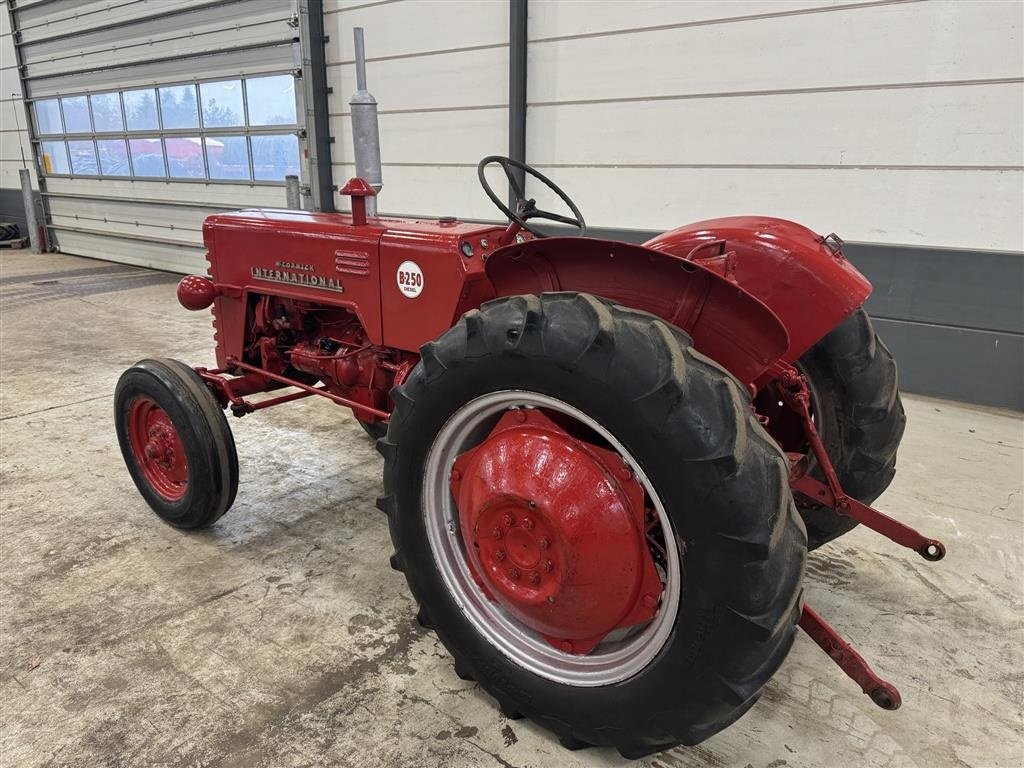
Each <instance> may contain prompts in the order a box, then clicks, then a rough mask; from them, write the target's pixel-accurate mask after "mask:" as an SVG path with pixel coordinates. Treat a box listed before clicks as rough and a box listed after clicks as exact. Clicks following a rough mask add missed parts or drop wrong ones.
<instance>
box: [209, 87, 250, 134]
mask: <svg viewBox="0 0 1024 768" xmlns="http://www.w3.org/2000/svg"><path fill="white" fill-rule="evenodd" d="M199 94H200V95H201V96H202V99H203V126H204V127H206V128H217V127H221V126H233V125H245V120H244V119H243V118H242V113H243V112H244V110H243V108H242V81H241V80H223V81H221V82H219V83H202V84H201V85H200V86H199Z"/></svg>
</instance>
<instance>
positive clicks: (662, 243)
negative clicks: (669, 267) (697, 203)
mask: <svg viewBox="0 0 1024 768" xmlns="http://www.w3.org/2000/svg"><path fill="white" fill-rule="evenodd" d="M723 241H724V245H722V246H721V251H722V252H729V253H730V254H733V255H730V256H728V257H727V258H728V265H727V267H726V269H727V271H728V274H729V276H730V278H731V279H734V280H736V282H737V283H739V284H740V285H742V286H743V289H744V290H746V291H748V292H750V293H751V294H753V295H754V296H756V297H757V298H758V299H760V300H761V301H762V302H764V303H765V304H766V305H767V306H768V307H769V308H770V309H771V310H772V312H774V313H775V315H776V316H777V317H778V318H779V319H780V320H781V321H782V324H783V325H784V326H785V327H786V330H787V331H788V332H789V349H788V350H787V351H786V354H785V358H784V359H785V360H786V362H790V363H791V362H793V361H795V360H796V359H797V358H799V357H800V356H801V355H802V354H803V353H804V352H806V351H807V350H808V349H809V348H810V347H811V346H812V345H813V344H814V343H815V342H816V341H818V340H819V339H821V338H822V337H823V336H824V335H825V334H826V333H828V332H829V331H831V330H832V329H833V328H835V327H836V325H838V324H839V322H840V321H841V320H842V319H843V318H845V317H846V316H847V315H849V314H850V313H852V312H853V311H854V310H856V309H857V308H858V307H859V306H860V305H861V304H863V303H864V300H865V299H866V298H867V297H868V296H869V295H870V294H871V283H869V282H868V281H867V279H865V277H864V276H863V275H862V274H861V273H860V272H858V271H857V270H856V268H854V266H853V265H852V264H850V262H848V261H847V260H846V258H845V257H844V256H843V251H842V241H841V240H840V239H839V238H838V237H836V236H835V235H829V236H828V237H827V238H826V237H822V236H821V235H817V234H815V233H814V232H812V231H811V230H809V229H807V227H803V226H801V225H799V224H795V223H793V222H792V221H786V220H785V219H774V218H771V217H768V216H729V217H727V218H722V219H709V220H708V221H698V222H696V223H694V224H688V225H686V226H685V227H680V228H679V229H673V230H672V231H670V232H665V233H664V234H661V235H658V236H657V237H655V238H653V239H651V240H648V241H647V242H646V243H644V246H645V247H647V248H650V249H653V250H655V251H660V252H662V253H670V254H672V255H674V256H678V257H681V258H693V259H695V260H698V261H702V260H704V259H705V258H706V257H709V256H710V257H714V256H715V255H716V249H715V248H714V247H713V244H714V243H722V242H723ZM698 247H700V250H699V251H698V252H696V253H694V249H696V248H698Z"/></svg>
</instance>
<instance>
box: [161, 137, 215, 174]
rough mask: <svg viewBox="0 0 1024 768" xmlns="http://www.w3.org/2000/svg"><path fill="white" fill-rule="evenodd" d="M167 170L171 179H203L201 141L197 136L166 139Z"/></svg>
mask: <svg viewBox="0 0 1024 768" xmlns="http://www.w3.org/2000/svg"><path fill="white" fill-rule="evenodd" d="M164 144H165V145H166V146H167V170H168V172H169V173H170V175H171V178H172V179H204V178H206V167H205V166H204V165H203V140H202V139H200V138H199V137H198V136H195V137H189V138H181V139H179V138H177V137H175V138H167V139H165V140H164Z"/></svg>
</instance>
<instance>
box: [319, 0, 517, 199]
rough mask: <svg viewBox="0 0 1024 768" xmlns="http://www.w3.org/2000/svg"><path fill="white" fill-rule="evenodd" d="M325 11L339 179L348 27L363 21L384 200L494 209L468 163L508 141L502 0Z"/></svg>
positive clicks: (348, 157) (347, 148)
mask: <svg viewBox="0 0 1024 768" xmlns="http://www.w3.org/2000/svg"><path fill="white" fill-rule="evenodd" d="M324 21H325V25H326V28H327V34H328V35H329V36H330V38H331V39H330V42H329V43H328V48H327V60H328V65H329V66H328V70H327V76H328V82H329V83H330V85H331V87H332V88H333V93H332V94H330V96H329V97H328V99H329V107H330V112H331V135H332V136H333V137H334V139H335V141H334V144H333V145H332V147H331V157H332V160H333V163H334V176H335V181H336V183H338V184H343V183H344V182H345V180H347V179H348V178H349V177H350V176H351V175H353V173H354V167H353V166H352V165H351V164H352V162H353V157H352V135H351V121H350V118H349V116H348V109H349V108H348V100H349V98H351V96H352V93H353V92H354V91H355V87H356V83H355V66H354V63H352V62H353V59H354V52H353V42H352V28H353V27H356V26H362V27H364V28H365V30H366V55H367V65H366V73H367V81H368V86H369V90H370V92H371V93H372V94H373V95H374V97H375V98H376V99H377V102H378V104H379V110H380V140H381V154H382V158H383V163H384V167H383V177H384V189H383V192H382V193H381V198H380V201H379V208H380V210H382V211H389V212H393V213H416V214H424V215H446V214H452V215H459V216H477V217H487V218H494V217H495V216H496V215H497V211H495V210H494V208H493V206H491V205H490V204H489V203H486V202H483V203H481V201H485V198H484V196H483V193H482V192H481V191H480V190H479V187H478V185H477V183H476V172H475V170H473V169H474V166H475V165H476V163H477V162H478V161H479V160H480V159H481V158H482V157H483V156H485V155H489V154H505V153H506V152H507V150H508V109H507V104H508V24H509V8H508V3H507V2H505V1H504V0H496V1H495V0H491V1H488V2H462V1H461V0H436V1H431V0H403V1H402V2H394V3H381V4H367V3H359V2H355V3H341V2H337V1H336V0H332V1H329V2H327V3H326V13H325V20H324ZM409 164H413V165H409ZM423 164H428V165H429V167H424V165H423ZM432 164H438V165H432ZM339 204H340V205H342V206H345V205H347V203H346V202H344V201H340V202H339Z"/></svg>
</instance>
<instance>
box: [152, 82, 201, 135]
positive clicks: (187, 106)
mask: <svg viewBox="0 0 1024 768" xmlns="http://www.w3.org/2000/svg"><path fill="white" fill-rule="evenodd" d="M160 115H161V117H163V121H164V128H198V127H199V105H198V104H196V87H195V86H194V85H173V86H171V87H170V88H161V89H160Z"/></svg>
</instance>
